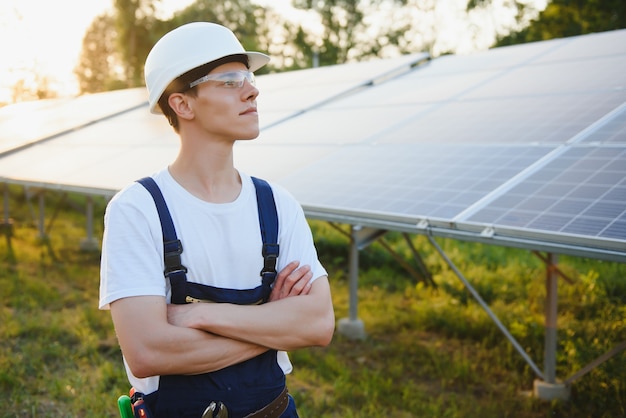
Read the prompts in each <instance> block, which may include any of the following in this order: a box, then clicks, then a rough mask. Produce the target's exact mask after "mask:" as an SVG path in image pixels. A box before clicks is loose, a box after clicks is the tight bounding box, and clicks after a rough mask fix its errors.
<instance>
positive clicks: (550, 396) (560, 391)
mask: <svg viewBox="0 0 626 418" xmlns="http://www.w3.org/2000/svg"><path fill="white" fill-rule="evenodd" d="M533 394H534V395H535V397H536V398H539V399H543V400H546V401H552V400H562V401H566V400H568V399H569V397H570V387H569V386H567V385H566V384H565V383H547V382H544V381H543V380H535V381H534V383H533Z"/></svg>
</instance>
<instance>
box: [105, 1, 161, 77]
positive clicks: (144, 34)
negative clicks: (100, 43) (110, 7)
mask: <svg viewBox="0 0 626 418" xmlns="http://www.w3.org/2000/svg"><path fill="white" fill-rule="evenodd" d="M114 7H115V29H116V33H117V38H116V39H117V46H118V50H119V52H120V54H121V56H122V62H123V66H124V75H125V77H124V78H125V81H126V87H138V86H142V85H143V83H144V80H143V64H144V62H145V60H146V57H147V56H148V53H149V52H150V48H151V47H152V45H153V43H154V42H153V38H152V36H151V29H152V27H153V24H154V21H155V20H156V19H155V18H154V12H155V7H154V1H152V0H115V1H114Z"/></svg>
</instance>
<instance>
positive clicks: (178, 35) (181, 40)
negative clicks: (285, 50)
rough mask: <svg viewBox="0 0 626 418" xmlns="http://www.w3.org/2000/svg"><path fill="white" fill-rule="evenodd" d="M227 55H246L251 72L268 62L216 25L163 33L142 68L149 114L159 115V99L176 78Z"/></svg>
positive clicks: (192, 25) (191, 25) (195, 25)
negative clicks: (147, 95)
mask: <svg viewBox="0 0 626 418" xmlns="http://www.w3.org/2000/svg"><path fill="white" fill-rule="evenodd" d="M230 55H247V56H248V65H249V67H250V71H256V70H258V69H259V68H261V67H262V66H264V65H265V64H267V63H268V61H269V59H270V58H269V57H268V56H267V55H265V54H262V53H260V52H249V51H245V50H244V49H243V46H242V45H241V43H240V42H239V40H238V39H237V37H236V36H235V34H234V33H233V32H232V31H231V30H230V29H228V28H226V27H224V26H221V25H218V24H215V23H209V22H193V23H187V24H185V25H182V26H179V27H178V28H176V29H174V30H172V31H171V32H168V33H166V34H165V35H164V36H163V37H162V38H161V39H159V41H158V42H157V43H156V44H155V45H154V46H153V47H152V50H150V53H149V54H148V58H146V64H145V67H144V75H145V79H146V87H147V88H148V94H149V99H148V101H149V103H150V112H151V113H155V114H159V113H161V109H160V108H159V106H158V101H159V98H160V97H161V95H162V94H163V92H164V91H165V89H166V88H167V86H168V85H169V84H170V83H171V82H172V81H174V80H175V79H176V78H178V77H179V76H181V75H183V74H185V73H186V72H187V71H189V70H193V69H194V68H196V67H199V66H201V65H204V64H207V63H210V62H212V61H215V60H217V59H220V58H224V57H227V56H230Z"/></svg>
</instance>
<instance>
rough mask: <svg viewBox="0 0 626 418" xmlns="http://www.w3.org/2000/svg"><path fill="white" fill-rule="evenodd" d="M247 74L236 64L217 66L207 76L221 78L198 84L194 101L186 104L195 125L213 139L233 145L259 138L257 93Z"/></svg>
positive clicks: (246, 70)
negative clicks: (189, 106)
mask: <svg viewBox="0 0 626 418" xmlns="http://www.w3.org/2000/svg"><path fill="white" fill-rule="evenodd" d="M233 72H234V73H233ZM247 72H248V69H247V68H246V66H245V65H244V64H242V63H240V62H230V63H227V64H223V65H220V66H219V67H217V68H215V69H214V70H213V71H211V72H210V73H209V74H210V75H211V76H223V77H217V78H219V79H217V80H214V79H211V80H208V81H204V82H202V83H200V84H198V86H197V90H198V91H197V93H198V94H197V97H195V98H193V99H191V100H190V104H191V106H192V107H193V109H194V114H195V119H196V122H197V123H199V124H200V125H201V127H202V129H203V130H204V131H205V132H206V133H207V134H210V135H212V136H215V137H216V139H222V140H226V141H236V140H240V139H254V138H256V137H257V136H258V135H259V115H258V113H257V107H256V98H257V96H258V95H259V90H258V89H257V88H256V87H255V86H254V85H253V84H252V83H251V82H250V80H249V79H247V78H246V75H247V76H249V74H247ZM237 82H239V83H237ZM238 84H241V85H238Z"/></svg>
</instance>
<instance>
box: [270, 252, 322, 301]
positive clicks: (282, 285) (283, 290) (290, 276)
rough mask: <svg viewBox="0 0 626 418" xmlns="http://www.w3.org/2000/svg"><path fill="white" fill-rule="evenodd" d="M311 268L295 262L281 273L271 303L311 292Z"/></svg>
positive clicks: (271, 296) (277, 278)
mask: <svg viewBox="0 0 626 418" xmlns="http://www.w3.org/2000/svg"><path fill="white" fill-rule="evenodd" d="M312 277H313V272H312V271H311V267H310V266H307V265H304V266H300V263H299V262H297V261H293V262H291V263H289V264H288V265H287V266H286V267H285V268H284V269H282V270H281V271H280V273H279V274H278V276H277V277H276V280H275V282H274V287H273V289H272V293H271V294H270V301H273V300H280V299H284V298H286V297H289V296H297V295H306V294H308V293H309V292H310V291H311V284H310V283H309V282H310V281H311V278H312Z"/></svg>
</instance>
